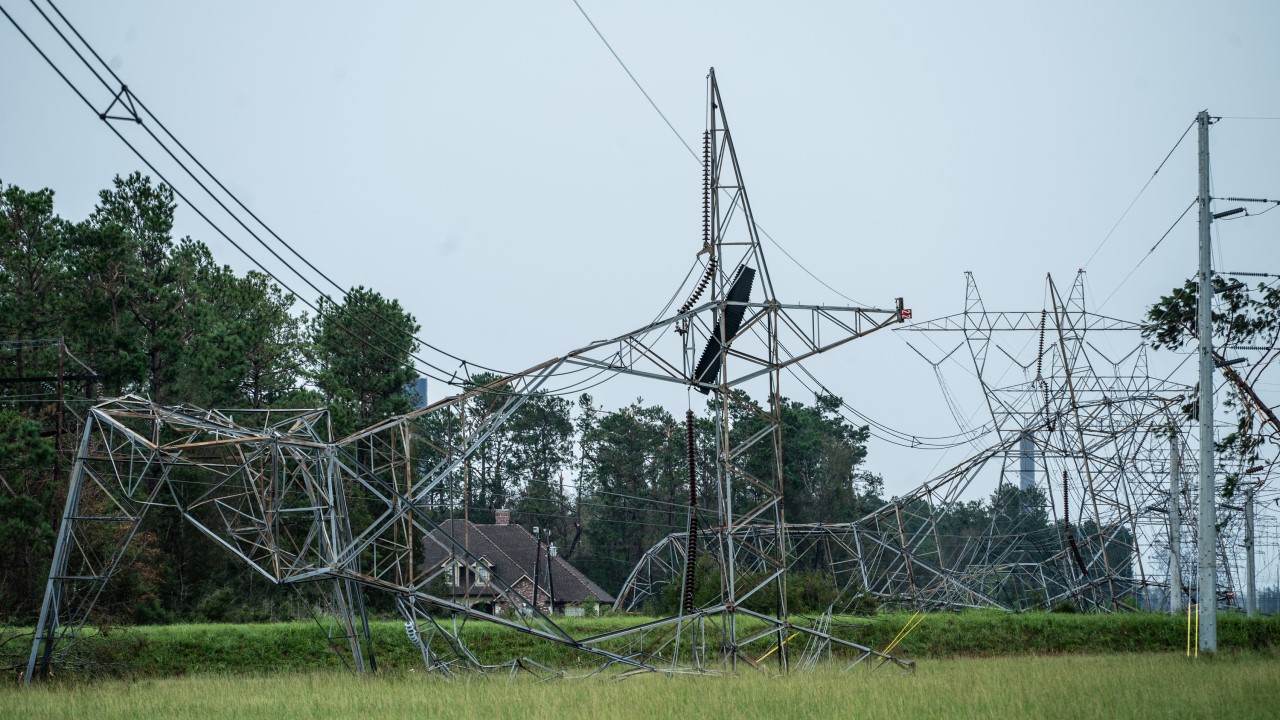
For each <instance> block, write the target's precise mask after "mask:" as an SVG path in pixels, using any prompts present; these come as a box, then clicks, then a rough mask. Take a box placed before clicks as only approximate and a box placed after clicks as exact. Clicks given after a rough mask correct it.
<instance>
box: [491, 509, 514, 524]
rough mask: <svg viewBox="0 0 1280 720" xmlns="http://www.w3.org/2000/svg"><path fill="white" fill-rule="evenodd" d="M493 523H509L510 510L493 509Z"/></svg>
mask: <svg viewBox="0 0 1280 720" xmlns="http://www.w3.org/2000/svg"><path fill="white" fill-rule="evenodd" d="M493 523H494V524H495V525H510V524H511V511H510V510H494V511H493Z"/></svg>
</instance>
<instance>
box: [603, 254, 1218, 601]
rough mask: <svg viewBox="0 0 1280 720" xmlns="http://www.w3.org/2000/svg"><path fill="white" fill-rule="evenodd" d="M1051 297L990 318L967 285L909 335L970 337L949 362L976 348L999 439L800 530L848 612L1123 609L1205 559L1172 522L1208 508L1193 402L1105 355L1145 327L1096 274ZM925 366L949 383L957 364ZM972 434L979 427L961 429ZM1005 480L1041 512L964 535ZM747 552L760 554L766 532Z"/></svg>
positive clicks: (666, 578) (657, 580) (665, 564)
mask: <svg viewBox="0 0 1280 720" xmlns="http://www.w3.org/2000/svg"><path fill="white" fill-rule="evenodd" d="M1047 283H1048V297H1049V306H1048V307H1046V308H1045V309H1043V310H1041V311H1036V312H989V311H987V310H986V309H985V307H984V306H983V302H982V298H981V295H980V294H979V292H978V288H977V284H976V282H975V281H974V279H973V277H972V275H970V274H966V286H967V287H966V299H965V300H966V301H965V310H964V312H963V313H960V314H958V315H952V316H948V317H943V318H940V319H936V320H929V321H923V322H919V323H915V324H912V325H910V326H905V327H902V328H900V329H899V332H902V333H952V334H960V335H962V336H963V340H962V341H961V342H960V343H959V344H958V345H956V346H955V347H954V348H953V349H951V350H950V351H947V352H946V356H945V357H944V358H943V360H946V359H948V358H950V357H951V356H952V355H954V354H955V353H956V351H958V350H960V349H961V348H962V347H963V348H966V349H967V351H968V353H967V354H968V356H969V359H970V361H971V363H972V369H973V373H974V375H975V376H976V378H977V379H978V382H979V385H980V387H981V390H982V394H983V398H984V402H985V404H986V410H987V413H988V414H989V416H990V419H991V424H990V425H989V427H990V428H991V430H990V431H989V432H987V433H985V435H983V437H985V438H987V444H986V445H985V446H983V445H980V444H979V443H978V440H979V439H980V438H975V440H974V441H973V444H974V446H975V448H976V451H975V453H974V454H973V455H971V456H970V457H969V458H968V459H966V460H965V461H963V462H961V463H960V464H958V465H957V466H955V467H953V468H952V469H950V470H948V471H946V472H944V473H942V474H941V475H939V476H937V477H935V478H932V479H930V480H929V481H927V482H925V483H923V484H922V485H920V486H919V487H918V488H916V489H915V490H913V491H912V492H909V493H907V494H905V495H903V496H901V497H897V498H893V499H892V500H891V501H890V502H889V503H886V504H885V505H884V506H883V507H881V508H879V509H877V510H876V511H874V512H872V513H869V514H868V515H866V516H865V517H862V518H859V519H858V520H856V521H854V522H851V523H841V524H828V525H787V526H784V528H785V534H786V535H787V536H788V539H787V540H785V541H784V542H786V543H789V544H791V545H792V546H793V547H795V548H796V550H797V551H796V552H794V553H793V554H792V555H791V558H792V560H793V562H797V563H799V562H804V563H807V564H809V565H810V566H812V565H813V564H814V563H817V564H819V565H821V566H823V567H825V568H827V569H828V570H829V571H830V572H831V573H832V575H833V576H834V577H835V578H836V580H837V583H838V584H839V586H840V587H841V588H842V594H841V601H840V602H839V603H837V605H838V606H839V607H847V606H848V605H849V604H850V603H852V602H853V601H854V600H855V599H856V598H857V596H858V594H859V593H862V592H866V593H869V594H870V595H871V596H872V597H874V598H875V599H876V600H878V601H879V602H881V603H885V604H901V605H907V606H914V607H919V608H924V609H930V608H943V607H996V608H1003V609H1019V608H1026V607H1037V606H1039V607H1049V606H1052V605H1054V604H1055V603H1058V602H1061V601H1068V602H1071V603H1073V604H1076V605H1078V606H1080V607H1084V608H1097V609H1106V610H1111V609H1117V608H1121V607H1126V606H1128V607H1133V606H1134V602H1135V599H1142V600H1150V599H1151V598H1152V597H1153V594H1154V593H1159V594H1165V593H1167V588H1168V587H1169V580H1168V578H1169V574H1170V573H1169V571H1170V562H1176V560H1171V557H1173V558H1176V557H1181V558H1183V559H1185V558H1187V557H1189V555H1188V553H1187V550H1189V549H1190V548H1193V547H1194V542H1195V538H1194V532H1193V531H1192V532H1184V533H1183V534H1182V537H1181V541H1180V542H1179V543H1178V549H1179V550H1180V552H1178V553H1177V554H1176V555H1174V554H1173V553H1172V552H1170V541H1169V522H1168V520H1167V513H1168V509H1169V507H1170V505H1171V504H1172V503H1177V505H1178V506H1179V507H1180V508H1181V510H1182V517H1192V509H1193V508H1194V506H1195V505H1194V501H1195V497H1194V492H1193V491H1192V490H1191V488H1190V485H1189V484H1188V483H1187V482H1186V481H1185V476H1186V474H1187V473H1188V472H1191V473H1194V466H1195V465H1194V459H1193V457H1192V456H1191V454H1190V453H1189V452H1187V443H1186V442H1184V441H1183V436H1184V435H1185V434H1186V429H1187V428H1186V425H1185V420H1184V419H1183V418H1182V416H1181V414H1180V412H1179V407H1178V405H1179V403H1181V402H1182V401H1183V400H1184V398H1185V397H1186V396H1188V394H1189V392H1190V388H1188V387H1187V386H1185V385H1182V384H1178V383H1175V382H1172V381H1169V380H1162V379H1159V378H1154V377H1152V375H1151V372H1150V369H1149V367H1148V358H1147V351H1146V348H1145V345H1143V344H1141V342H1140V341H1139V342H1138V344H1137V345H1136V346H1133V349H1132V350H1131V351H1129V352H1127V353H1125V354H1123V355H1122V356H1120V357H1112V356H1109V355H1107V354H1105V353H1103V352H1102V351H1101V350H1100V349H1099V346H1100V345H1103V346H1106V347H1110V346H1111V345H1112V343H1111V340H1120V339H1128V340H1131V341H1132V340H1137V339H1138V338H1136V337H1135V336H1136V334H1137V333H1136V331H1138V330H1139V329H1140V328H1139V326H1137V325H1136V324H1134V323H1129V322H1125V321H1122V320H1117V319H1114V318H1109V317H1106V316H1102V315H1098V314H1095V313H1092V312H1089V311H1088V310H1087V309H1086V306H1085V285H1084V274H1083V273H1079V274H1078V275H1077V277H1076V279H1075V282H1074V283H1073V285H1072V287H1071V289H1070V291H1069V293H1068V294H1067V295H1066V297H1065V298H1064V297H1063V296H1062V294H1061V293H1060V292H1059V290H1058V288H1057V286H1056V285H1055V284H1054V282H1053V279H1052V278H1048V280H1047ZM1019 336H1021V337H1022V338H1027V340H1026V341H1024V342H1022V343H1021V347H1022V350H1021V351H1018V350H1011V349H1009V348H1010V347H1016V345H1007V344H1006V341H1007V340H1009V339H1016V338H1018V337H1019ZM1104 336H1109V338H1108V340H1107V342H1103V340H1102V338H1103V337H1104ZM1033 340H1038V342H1036V343H1035V348H1034V351H1033V352H1031V354H1030V355H1029V356H1028V355H1027V351H1028V348H1030V347H1031V345H1032V342H1031V341H1033ZM908 344H910V341H908ZM940 347H941V346H940ZM912 348H913V349H915V348H914V346H912ZM943 349H944V350H945V349H946V348H945V347H943ZM993 351H994V352H995V353H999V354H1000V355H1003V356H1004V357H1006V358H1007V359H1008V360H1009V361H1010V362H1011V363H1013V366H1014V367H1016V368H1019V369H1020V370H1021V372H1020V373H1018V374H1020V375H1022V377H1021V378H1018V379H1017V380H1016V381H1015V382H1013V383H1011V384H1006V385H1002V384H1000V383H1001V382H1002V380H1003V377H1004V375H1001V376H1000V377H999V378H998V379H995V380H993V379H992V376H993V375H995V373H993V372H991V371H990V370H989V369H988V360H989V358H991V357H992V355H993ZM917 352H919V351H918V350H917ZM1112 355H1115V353H1112ZM921 356H922V357H924V354H923V353H921ZM925 359H926V360H927V361H929V362H930V363H931V364H933V365H934V366H935V369H936V366H937V365H938V364H940V363H941V362H942V361H937V362H934V361H932V360H929V359H928V358H927V357H925ZM957 422H958V424H961V426H962V428H963V427H964V425H965V424H966V423H965V422H964V419H963V418H962V417H959V416H957ZM1175 454H1176V455H1177V460H1178V462H1177V463H1176V464H1175V463H1174V461H1173V455H1175ZM1175 467H1176V468H1181V470H1180V471H1176V470H1175V469H1174V468H1175ZM1188 468H1191V470H1187V469H1188ZM992 471H994V472H995V474H996V475H997V481H996V482H997V485H998V486H1001V487H1016V488H1020V489H1027V488H1036V489H1038V490H1039V491H1040V492H1041V493H1042V495H1040V498H1041V500H1040V504H1039V505H1037V506H1036V507H1027V506H1025V505H1024V504H1023V503H1025V502H1026V500H1019V499H1018V498H1020V497H1023V496H1020V495H1010V496H1009V497H1011V498H1014V502H1011V503H1006V504H997V505H993V507H992V508H991V510H992V514H991V517H990V519H989V520H988V521H987V522H988V525H987V526H986V527H984V528H978V529H976V530H975V529H969V530H968V531H966V532H964V533H962V534H957V533H958V529H957V528H956V527H955V524H956V523H955V519H954V518H953V517H952V516H951V511H952V510H953V509H955V508H956V507H957V504H958V503H960V502H961V501H962V500H964V499H965V498H969V499H972V498H973V494H972V491H973V490H974V489H977V488H979V487H983V484H982V483H980V482H978V481H979V478H980V476H982V474H983V473H984V472H986V473H987V476H988V477H989V476H990V474H991V472H992ZM1171 473H1174V478H1173V487H1176V488H1179V489H1178V490H1176V491H1174V492H1171V490H1170V488H1171V481H1170V476H1171ZM986 487H988V488H989V485H986ZM996 497H999V495H997V496H996ZM1041 513H1043V514H1041ZM1038 517H1039V518H1042V519H1041V520H1040V521H1039V522H1036V521H1035V520H1036V519H1037V518H1038ZM1046 521H1047V522H1046ZM1192 530H1193V529H1192ZM743 537H744V538H745V537H755V538H757V542H759V537H758V534H755V535H753V534H752V533H751V532H750V531H744V533H743ZM685 545H686V541H685V539H684V537H683V536H682V535H680V534H674V535H672V536H669V537H668V538H666V539H664V540H663V541H661V542H659V543H658V544H657V545H655V546H654V547H653V548H651V549H650V550H649V551H648V552H647V553H646V554H645V556H644V557H643V558H642V559H641V561H640V563H639V564H638V565H637V566H636V568H635V569H634V570H633V572H632V574H631V576H630V578H628V580H627V582H626V583H625V584H624V587H623V588H622V590H621V591H620V592H619V594H618V600H617V603H616V605H615V606H616V607H618V608H637V607H640V606H641V605H642V604H643V603H644V602H645V600H647V599H648V598H649V597H652V596H653V595H654V594H655V593H657V592H660V590H661V588H662V587H664V586H665V585H667V584H668V583H670V582H676V581H677V580H676V578H677V575H673V574H672V569H673V568H675V569H678V568H679V567H680V566H681V565H682V564H683V562H684V559H683V556H682V550H681V548H683V547H684V546H685ZM804 553H809V556H808V557H805V556H804ZM1175 592H1177V593H1179V594H1180V592H1181V590H1180V589H1175Z"/></svg>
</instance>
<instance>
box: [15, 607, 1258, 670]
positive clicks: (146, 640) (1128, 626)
mask: <svg viewBox="0 0 1280 720" xmlns="http://www.w3.org/2000/svg"><path fill="white" fill-rule="evenodd" d="M908 617H909V616H908V615H900V614H886V615H877V616H874V617H847V618H837V620H836V622H835V623H833V627H832V631H833V632H834V633H835V634H836V635H838V636H839V637H843V638H845V639H848V640H851V641H853V642H856V643H859V644H862V645H866V646H869V647H873V648H877V649H880V648H884V647H886V646H887V645H888V644H889V643H890V642H891V641H892V640H893V638H894V636H895V635H897V633H898V631H899V630H900V629H901V628H902V627H903V625H904V624H906V622H907V620H908ZM645 619H646V618H636V617H631V616H613V617H608V616H606V617H601V618H565V619H564V620H563V627H564V628H565V629H566V630H567V631H568V632H570V633H572V634H573V635H574V636H575V637H586V636H589V635H594V634H597V633H602V632H606V631H609V630H616V629H619V628H623V627H630V626H634V625H636V624H637V623H639V622H642V621H643V620H645ZM372 630H373V640H374V643H373V644H374V650H375V653H376V659H377V663H378V667H379V668H381V669H384V670H404V671H408V670H409V669H412V668H417V667H420V665H421V658H420V657H419V655H418V653H417V651H416V650H415V649H414V648H413V646H412V645H410V644H409V642H408V640H407V639H406V638H405V634H404V626H403V624H401V623H398V622H393V621H383V622H377V623H374V624H373V628H372ZM1218 634H1219V647H1220V648H1222V649H1223V650H1225V651H1249V652H1262V653H1269V652H1272V651H1273V650H1274V649H1275V648H1280V617H1266V618H1254V619H1249V618H1245V617H1243V616H1241V615H1238V614H1222V615H1220V616H1219V627H1218ZM463 637H464V638H465V641H466V643H467V646H468V647H469V648H470V649H471V651H472V652H474V653H475V654H476V656H477V657H478V658H479V659H480V660H481V661H482V662H485V663H490V664H495V663H499V662H502V661H504V660H508V659H510V658H513V657H522V656H523V657H529V658H532V659H534V660H536V661H538V662H541V663H543V664H546V665H550V666H554V667H559V668H573V667H575V666H577V667H585V666H594V665H598V662H599V661H597V660H596V659H595V658H593V657H590V656H585V655H583V654H581V653H579V652H576V651H574V650H572V649H570V648H567V647H564V646H561V645H556V644H554V643H549V642H546V641H543V640H540V639H537V638H533V637H530V636H528V635H524V634H521V633H517V632H513V631H511V630H507V629H504V628H501V627H498V626H495V625H492V624H490V623H483V622H472V623H469V624H467V625H466V626H465V628H464V632H463ZM623 642H626V641H625V640H624V641H619V644H621V643H623ZM773 642H774V641H772V640H764V641H761V642H759V643H757V644H756V645H754V646H749V647H748V651H749V652H751V653H754V654H755V655H760V654H763V653H764V652H767V651H768V649H769V647H770V646H771V645H772V643H773ZM1185 644H1186V620H1185V619H1184V618H1178V617H1169V616H1167V615H1158V614H1146V613H1144V614H1136V613H1135V614H1115V615H1070V614H1051V613H1026V614H1021V615H1014V614H1009V613H1003V612H987V611H970V612H964V613H958V614H957V613H934V614H931V615H929V616H927V617H926V618H925V619H924V620H923V622H921V623H920V625H919V626H918V627H917V628H916V629H915V630H914V631H913V632H912V633H911V634H910V635H908V636H907V637H906V639H905V640H903V641H902V643H901V644H900V645H899V646H898V648H897V649H896V650H895V654H897V655H900V656H902V657H905V658H910V659H920V658H924V659H931V658H952V657H975V656H976V657H998V656H1007V655H1050V654H1064V653H1089V654H1102V653H1143V652H1146V653H1152V652H1155V653H1161V652H1172V653H1177V652H1181V651H1182V650H1183V648H1184V647H1185ZM25 647H26V646H23V648H21V649H22V651H23V652H25ZM614 649H621V646H619V647H617V648H614ZM79 651H80V653H81V654H80V657H81V658H83V659H84V660H85V661H86V663H87V667H89V668H94V669H95V670H93V671H92V672H93V673H94V674H97V675H104V674H105V675H118V676H128V677H135V678H141V677H166V676H176V675H189V674H199V673H210V672H212V673H225V672H238V673H273V672H280V671H287V672H308V671H317V670H321V671H323V670H331V669H341V668H342V660H341V659H340V658H339V657H338V656H337V655H336V654H335V653H334V652H333V651H332V650H330V649H329V647H328V646H327V645H326V643H325V641H324V638H323V636H322V634H321V632H320V631H319V629H317V627H316V625H315V624H314V623H309V622H297V623H272V624H262V625H168V626H155V627H135V628H122V629H118V630H115V631H113V632H111V633H110V634H107V635H97V634H94V633H87V634H86V637H85V638H84V639H83V640H82V641H81V646H80V648H79ZM22 659H23V660H25V655H23V657H22ZM75 672H76V673H77V674H80V675H83V674H85V673H86V672H89V671H88V670H78V671H75Z"/></svg>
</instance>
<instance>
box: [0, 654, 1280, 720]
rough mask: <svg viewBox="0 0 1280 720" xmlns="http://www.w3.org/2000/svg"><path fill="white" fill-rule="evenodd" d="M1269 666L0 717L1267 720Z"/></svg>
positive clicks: (1205, 663)
mask: <svg viewBox="0 0 1280 720" xmlns="http://www.w3.org/2000/svg"><path fill="white" fill-rule="evenodd" d="M1278 667H1280V665H1278V664H1277V660H1276V657H1275V656H1274V654H1258V653H1225V654H1222V655H1219V656H1218V657H1216V658H1212V659H1210V658H1201V659H1199V660H1191V659H1187V658H1184V657H1182V656H1181V655H1179V654H1175V653H1167V654H1163V655H1152V654H1129V655H1108V656H1057V657H1040V656H1024V657H1018V658H1009V657H1006V658H989V659H982V658H968V659H956V660H942V661H934V662H926V663H922V664H921V665H920V666H919V668H918V669H917V671H916V672H915V674H904V673H902V672H900V671H897V670H895V669H893V668H892V667H891V666H888V667H885V668H883V669H881V670H879V671H877V672H875V673H870V672H868V671H866V670H862V669H858V670H856V671H854V672H851V673H847V674H838V673H836V672H834V671H831V670H820V671H817V672H814V673H809V674H803V675H800V674H797V675H792V676H790V677H785V678H773V677H767V676H765V675H762V674H760V673H758V672H755V671H746V672H743V673H741V674H739V675H736V676H722V677H676V678H667V677H663V676H654V675H645V676H639V677H632V678H630V679H627V680H623V681H613V680H606V679H601V678H598V677H597V678H594V679H587V680H576V681H574V680H567V681H561V682H551V683H535V682H531V681H528V680H520V679H516V680H503V679H488V678H486V679H480V680H475V681H471V682H466V681H455V682H444V681H441V680H437V679H426V678H423V677H421V675H419V674H414V673H409V672H399V673H394V674H383V675H380V676H377V677H371V678H366V679H363V680H362V679H359V678H356V677H353V676H351V675H347V674H343V673H335V672H311V673H298V674H278V675H271V676H227V675H201V676H193V677H186V678H168V679H153V680H142V681H136V682H125V681H109V682H100V683H64V684H58V683H54V684H47V685H43V686H39V687H36V688H34V689H31V690H25V691H24V690H22V689H19V688H16V687H12V686H6V687H3V688H0V717H15V718H17V717H23V718H30V717H39V718H72V717H94V718H104V719H105V718H140V717H141V718H150V717H156V718H175V719H178V720H181V719H186V718H193V719H194V718H259V717H270V718H273V720H290V719H292V718H329V717H379V718H409V717H429V718H451V717H485V718H520V719H521V720H530V719H533V720H540V719H542V718H548V719H549V718H556V719H557V720H559V719H561V718H592V719H593V720H608V719H610V718H618V719H620V720H621V719H625V720H635V719H636V718H680V719H681V720H686V719H687V718H690V717H698V718H718V717H734V718H757V717H758V718H775V717H797V718H828V717H860V718H898V717H902V718H913V719H920V718H1006V717H1007V718H1028V717H1054V718H1130V717H1132V718H1138V717H1143V718H1146V717H1160V718H1203V717H1274V715H1273V714H1272V713H1274V712H1275V703H1276V700H1277V698H1280V673H1277V672H1276V671H1277V669H1278Z"/></svg>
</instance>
